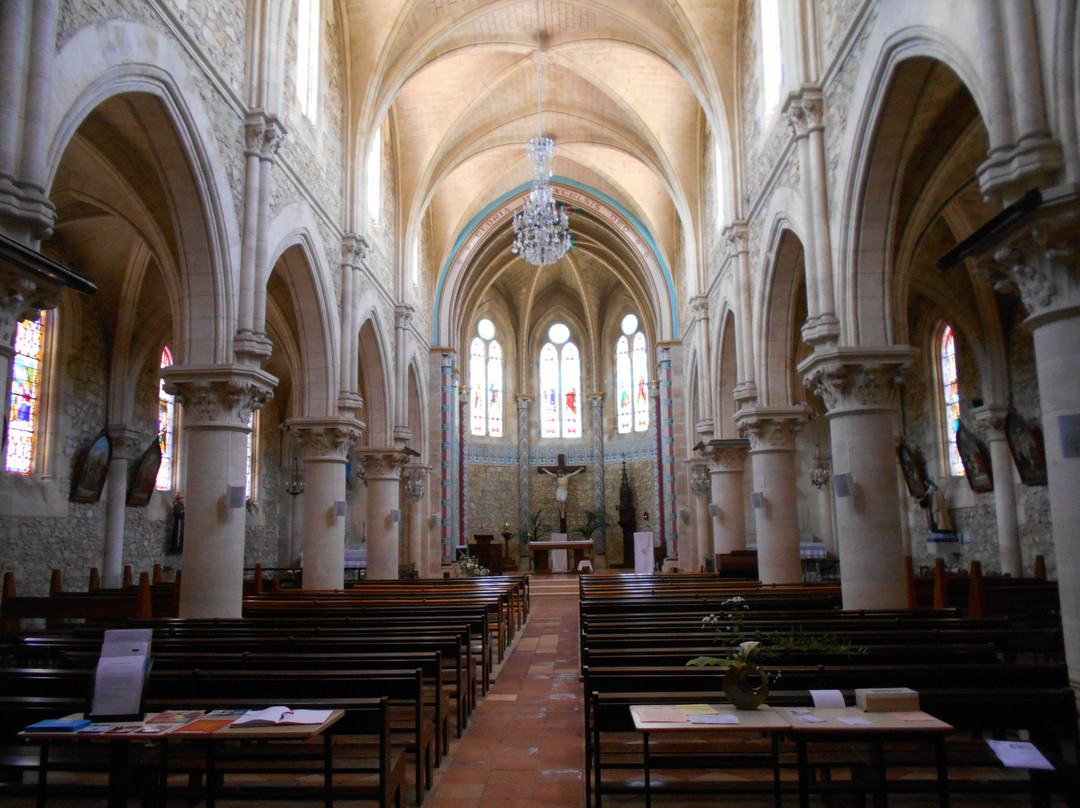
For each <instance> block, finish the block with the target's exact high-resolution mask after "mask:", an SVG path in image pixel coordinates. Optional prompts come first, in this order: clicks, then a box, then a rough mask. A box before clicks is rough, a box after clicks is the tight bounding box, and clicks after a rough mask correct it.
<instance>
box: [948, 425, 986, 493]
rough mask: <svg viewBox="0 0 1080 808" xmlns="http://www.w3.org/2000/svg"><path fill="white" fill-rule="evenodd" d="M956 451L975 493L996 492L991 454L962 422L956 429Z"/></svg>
mask: <svg viewBox="0 0 1080 808" xmlns="http://www.w3.org/2000/svg"><path fill="white" fill-rule="evenodd" d="M956 449H957V451H958V452H960V462H962V463H963V464H964V474H965V476H967V481H968V485H970V486H971V490H972V491H974V492H975V493H982V492H984V491H993V490H994V476H993V472H992V471H991V468H990V452H989V451H988V450H987V448H986V445H985V444H984V443H983V442H982V441H981V440H979V438H978V437H977V436H976V435H975V433H974V432H972V431H971V430H970V429H968V428H967V427H966V426H964V424H963V422H961V423H960V424H959V425H958V426H957V428H956Z"/></svg>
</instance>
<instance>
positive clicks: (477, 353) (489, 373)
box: [469, 318, 503, 438]
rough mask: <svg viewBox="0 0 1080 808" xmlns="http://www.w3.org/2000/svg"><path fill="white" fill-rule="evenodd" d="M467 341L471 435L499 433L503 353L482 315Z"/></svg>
mask: <svg viewBox="0 0 1080 808" xmlns="http://www.w3.org/2000/svg"><path fill="white" fill-rule="evenodd" d="M476 333H477V336H476V337H474V338H473V341H472V343H470V345H469V387H470V388H471V391H472V392H471V395H470V397H469V405H470V415H469V420H470V424H471V427H470V431H471V432H472V434H474V435H490V436H491V437H493V438H501V437H502V435H503V354H502V346H501V345H499V343H498V342H497V341H496V340H495V324H494V323H493V322H491V320H488V319H486V318H485V319H483V320H481V321H480V322H478V323H477V324H476Z"/></svg>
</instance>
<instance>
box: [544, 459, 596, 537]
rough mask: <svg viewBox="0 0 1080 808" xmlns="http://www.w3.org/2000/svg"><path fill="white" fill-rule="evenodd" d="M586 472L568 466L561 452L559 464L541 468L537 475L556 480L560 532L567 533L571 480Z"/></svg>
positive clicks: (583, 469)
mask: <svg viewBox="0 0 1080 808" xmlns="http://www.w3.org/2000/svg"><path fill="white" fill-rule="evenodd" d="M583 471H585V467H584V466H568V465H566V455H565V454H563V453H562V452H559V463H558V465H555V466H541V467H540V468H538V469H537V470H536V473H537V474H546V475H547V476H548V477H551V478H553V479H554V480H555V503H556V504H557V505H558V506H559V532H560V533H566V532H567V530H566V500H567V499H568V498H569V496H570V478H571V477H573V476H574V475H575V474H580V473H581V472H583Z"/></svg>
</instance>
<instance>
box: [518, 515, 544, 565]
mask: <svg viewBox="0 0 1080 808" xmlns="http://www.w3.org/2000/svg"><path fill="white" fill-rule="evenodd" d="M550 532H551V525H549V524H547V523H545V522H544V520H543V518H542V517H541V516H540V509H539V508H537V509H536V513H534V514H533V515H532V516H530V517H529V527H528V528H527V529H526V530H523V531H521V532H520V533H518V534H517V535H518V538H519V539H521V554H522V555H523V556H527V555H528V554H529V545H530V544H532V543H533V542H534V541H542V538H541V537H542V536H543V535H544V534H545V533H550Z"/></svg>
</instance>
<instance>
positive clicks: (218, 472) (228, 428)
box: [162, 365, 277, 617]
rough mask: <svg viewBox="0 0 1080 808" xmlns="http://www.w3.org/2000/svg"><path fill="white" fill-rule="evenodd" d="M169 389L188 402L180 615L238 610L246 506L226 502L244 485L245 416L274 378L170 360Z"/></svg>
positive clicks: (237, 368)
mask: <svg viewBox="0 0 1080 808" xmlns="http://www.w3.org/2000/svg"><path fill="white" fill-rule="evenodd" d="M162 376H163V377H164V379H165V390H166V392H168V393H170V394H172V395H174V396H177V402H178V403H180V404H181V405H182V406H183V408H184V414H183V419H182V420H181V423H182V424H183V429H184V446H185V449H184V457H185V458H186V464H187V465H186V471H185V475H184V476H185V479H186V480H187V491H186V494H185V505H186V508H187V510H186V518H185V525H184V561H183V564H184V585H183V587H181V590H180V616H181V617H240V613H241V607H242V603H243V585H244V533H245V528H246V525H247V519H246V517H247V511H246V510H245V509H244V507H243V502H241V505H240V507H239V508H236V507H229V506H230V501H229V496H228V494H229V489H230V488H234V487H237V486H239V487H240V488H241V489H242V488H243V486H244V476H245V472H246V468H247V437H248V434H249V433H250V431H251V430H250V428H249V427H248V419H249V418H250V417H251V413H252V412H254V411H255V410H257V409H259V408H260V407H262V406H263V404H265V403H266V402H267V401H268V400H269V399H270V398H272V397H273V394H274V393H273V388H274V386H275V385H276V384H277V379H276V378H275V377H273V376H271V375H270V374H269V373H266V372H265V371H262V370H256V369H253V368H247V367H241V366H240V365H206V366H197V365H173V366H172V367H169V368H165V369H164V370H163V371H162Z"/></svg>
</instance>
